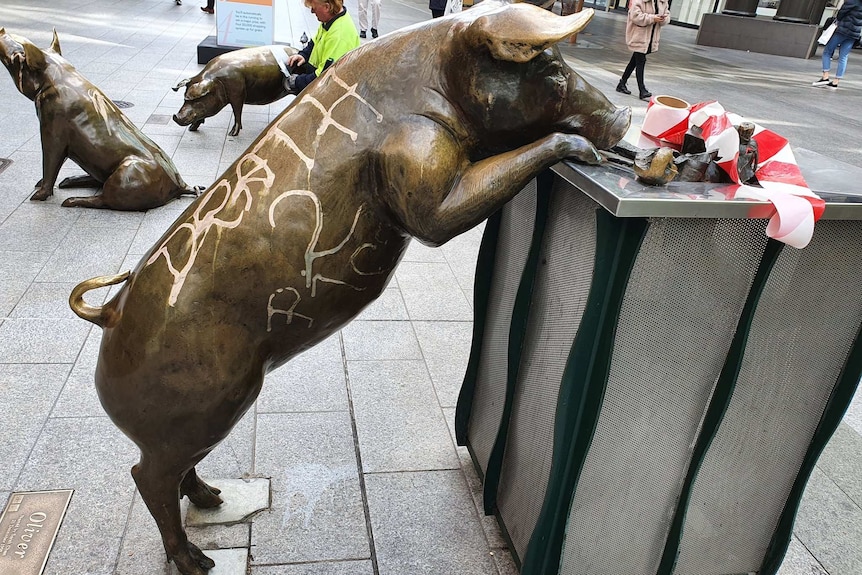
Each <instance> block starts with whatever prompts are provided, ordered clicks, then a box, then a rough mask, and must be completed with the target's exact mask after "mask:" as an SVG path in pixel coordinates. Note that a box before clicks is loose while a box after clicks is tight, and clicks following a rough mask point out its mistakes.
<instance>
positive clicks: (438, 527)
mask: <svg viewBox="0 0 862 575" xmlns="http://www.w3.org/2000/svg"><path fill="white" fill-rule="evenodd" d="M365 485H366V489H367V491H368V507H369V511H370V514H371V526H372V529H373V532H374V546H375V548H376V549H377V563H378V566H379V570H380V575H425V574H427V575H440V574H441V573H457V574H468V573H469V574H470V575H485V574H488V575H491V574H494V575H496V574H497V567H496V565H495V563H494V560H493V557H491V555H490V554H489V549H488V545H487V543H486V542H485V538H484V536H483V534H482V528H481V527H480V525H479V521H478V517H477V516H476V512H475V509H474V507H473V503H472V501H471V498H470V494H469V493H468V491H467V485H466V484H465V482H464V477H463V476H462V475H461V472H460V471H425V472H417V473H379V474H378V473H374V474H367V475H366V476H365Z"/></svg>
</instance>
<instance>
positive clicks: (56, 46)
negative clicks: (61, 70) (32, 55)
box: [48, 28, 63, 56]
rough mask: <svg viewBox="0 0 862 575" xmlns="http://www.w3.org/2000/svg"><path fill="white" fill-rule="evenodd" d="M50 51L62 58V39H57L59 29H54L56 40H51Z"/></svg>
mask: <svg viewBox="0 0 862 575" xmlns="http://www.w3.org/2000/svg"><path fill="white" fill-rule="evenodd" d="M48 49H49V50H50V51H52V52H54V53H55V54H59V55H61V56H62V54H63V53H62V52H60V39H59V38H58V37H57V29H56V28H54V39H53V40H51V46H49V47H48Z"/></svg>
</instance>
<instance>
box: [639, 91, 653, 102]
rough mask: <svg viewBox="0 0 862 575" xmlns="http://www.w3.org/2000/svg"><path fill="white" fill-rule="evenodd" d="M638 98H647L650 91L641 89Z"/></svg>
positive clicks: (650, 95) (649, 95) (649, 96)
mask: <svg viewBox="0 0 862 575" xmlns="http://www.w3.org/2000/svg"><path fill="white" fill-rule="evenodd" d="M638 98H640V99H641V100H649V99H650V98H652V93H650V92H649V91H648V90H641V93H640V95H639V96H638Z"/></svg>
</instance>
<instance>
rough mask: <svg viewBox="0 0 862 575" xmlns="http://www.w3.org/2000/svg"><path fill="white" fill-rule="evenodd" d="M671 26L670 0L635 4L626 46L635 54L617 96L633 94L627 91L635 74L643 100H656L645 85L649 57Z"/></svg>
mask: <svg viewBox="0 0 862 575" xmlns="http://www.w3.org/2000/svg"><path fill="white" fill-rule="evenodd" d="M668 22H670V9H669V8H668V0H631V2H630V3H629V15H628V20H627V21H626V44H627V45H628V47H629V50H631V51H632V57H631V60H629V64H628V66H626V70H625V72H623V77H622V78H620V82H619V84H617V92H621V93H623V94H631V92H630V91H629V89H628V88H627V87H626V82H628V80H629V76H631V75H632V72H634V73H635V77H636V78H637V81H638V89H639V90H640V94H639V97H640V99H641V100H649V99H650V98H651V97H652V94H651V93H650V91H649V90H647V89H646V85H645V84H644V68H645V67H646V57H647V54H651V53H653V52H655V51H657V50H658V42H659V38H660V37H661V28H662V26H664V25H665V24H667V23H668Z"/></svg>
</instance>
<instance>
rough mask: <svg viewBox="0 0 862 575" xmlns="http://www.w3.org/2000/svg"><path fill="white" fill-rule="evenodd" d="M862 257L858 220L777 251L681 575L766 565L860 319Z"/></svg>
mask: <svg viewBox="0 0 862 575" xmlns="http://www.w3.org/2000/svg"><path fill="white" fill-rule="evenodd" d="M859 254H862V225H860V222H846V221H821V222H819V223H818V224H817V227H816V230H815V233H814V238H813V240H812V242H811V244H809V245H808V247H806V248H805V249H803V250H795V249H793V248H789V247H785V248H784V249H783V250H782V252H781V254H780V255H779V257H778V261H777V262H776V264H775V267H774V268H773V270H772V273H771V274H770V276H769V279H768V281H767V283H766V286H765V288H764V292H763V294H762V296H761V298H760V301H759V303H758V306H757V309H756V312H755V315H754V318H753V321H752V325H751V328H750V330H749V339H748V341H747V344H746V348H745V353H744V356H743V360H742V367H741V371H740V373H739V377H738V379H737V383H736V388H735V390H734V393H733V396H732V397H731V400H730V404H729V406H728V410H727V413H726V414H725V417H724V419H723V420H722V422H721V425H720V427H719V429H718V432H717V435H716V437H715V439H714V440H713V443H712V445H711V446H710V449H709V451H708V452H707V453H706V457H705V459H704V462H703V465H702V467H701V469H700V472H699V473H698V475H697V478H696V480H695V483H694V488H693V491H692V497H691V501H690V504H689V507H688V510H687V512H686V517H685V523H684V525H683V533H682V540H681V542H680V545H681V546H680V553H679V560H678V563H677V567H676V570H675V573H676V574H678V575H727V574H729V573H751V572H757V571H759V570H760V568H761V564H762V562H763V558H764V555H765V553H766V550H767V547H768V545H769V542H770V540H771V539H772V536H773V533H774V531H775V528H776V524H777V522H778V518H779V516H780V514H781V512H782V510H783V509H784V506H785V503H786V501H787V497H788V494H789V492H790V488H791V486H792V484H793V481H794V479H795V478H796V475H797V473H798V470H799V467H800V465H801V463H802V460H803V457H804V455H805V452H806V450H807V448H808V446H809V444H810V442H811V438H812V435H813V433H814V430H815V428H816V427H817V424H818V422H819V420H820V418H821V415H822V413H823V410H824V407H825V405H826V402H827V399H828V398H829V395H830V393H831V392H832V390H833V388H834V386H835V383H836V380H837V378H838V375H839V373H840V371H841V368H842V366H843V364H844V360H845V358H846V357H847V355H848V353H849V350H850V347H851V344H852V343H853V339H854V337H855V336H856V333H857V331H858V330H859V326H860V322H862V298H860V297H859V289H860V285H862V265H860V262H859ZM836 310H840V311H836ZM823 318H828V321H826V320H824V319H823Z"/></svg>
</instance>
